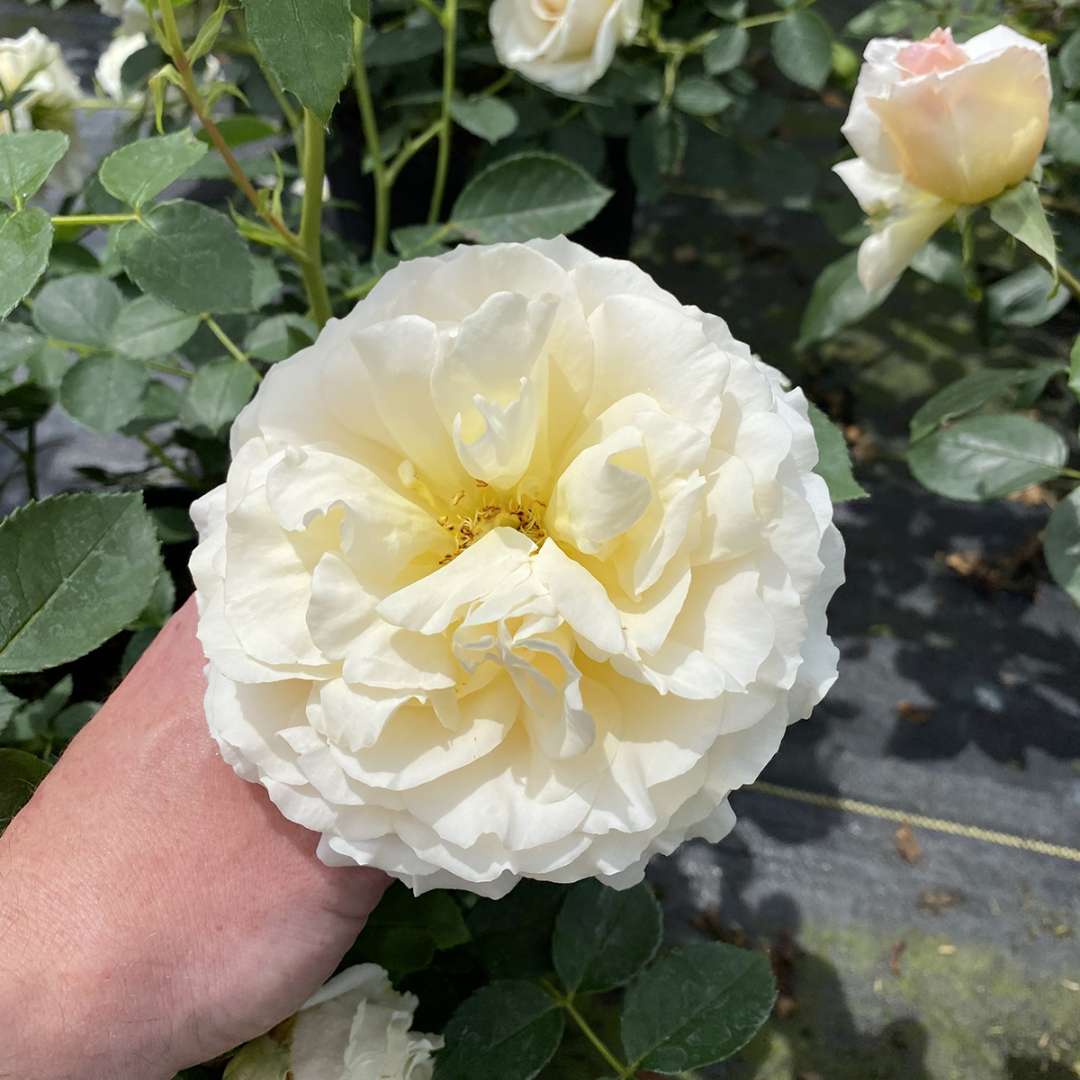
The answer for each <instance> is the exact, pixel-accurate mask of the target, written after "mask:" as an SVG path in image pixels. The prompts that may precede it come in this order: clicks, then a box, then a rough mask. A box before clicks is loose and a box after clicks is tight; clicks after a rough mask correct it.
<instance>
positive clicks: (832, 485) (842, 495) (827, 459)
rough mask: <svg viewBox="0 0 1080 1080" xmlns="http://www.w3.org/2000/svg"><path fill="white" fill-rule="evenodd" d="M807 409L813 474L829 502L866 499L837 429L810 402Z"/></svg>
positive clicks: (845, 444)
mask: <svg viewBox="0 0 1080 1080" xmlns="http://www.w3.org/2000/svg"><path fill="white" fill-rule="evenodd" d="M807 405H808V406H809V409H810V423H811V424H812V425H813V428H814V438H815V439H816V440H817V447H818V463H817V465H815V466H814V472H816V473H817V474H818V476H820V477H821V478H822V479H823V480H824V481H825V483H826V484H827V485H828V488H829V495H830V497H831V498H832V501H833V502H847V501H848V500H850V499H866V498H868V497H869V493H868V492H867V491H866V489H865V488H864V487H863V486H862V485H861V484H860V483H859V482H858V480H856V479H855V474H854V473H853V472H852V469H851V455H850V454H849V453H848V447H847V442H846V440H845V439H844V436H843V434H842V433H841V431H840V429H839V428H838V427H837V426H836V425H835V424H834V423H833V422H832V421H831V420H830V419H829V418H828V417H827V416H826V415H825V414H824V413H823V412H822V411H821V410H820V409H819V408H818V407H817V406H816V405H814V404H813V403H812V402H807Z"/></svg>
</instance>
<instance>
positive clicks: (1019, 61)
mask: <svg viewBox="0 0 1080 1080" xmlns="http://www.w3.org/2000/svg"><path fill="white" fill-rule="evenodd" d="M864 55H865V60H866V62H865V64H864V65H863V67H862V70H861V71H860V73H859V82H858V86H856V88H855V95H854V98H853V99H852V102H851V112H850V113H849V114H848V118H847V121H846V122H845V124H844V127H843V132H844V135H845V136H846V137H847V140H848V142H849V143H851V145H852V148H853V149H854V150H855V153H856V154H857V155H858V157H856V158H853V159H852V160H850V161H844V162H841V163H840V164H839V165H837V166H836V167H835V171H836V172H837V173H838V174H839V176H840V178H841V179H842V180H843V181H844V183H845V184H847V186H848V187H849V188H850V189H851V192H852V194H853V195H854V196H855V198H856V199H858V200H859V205H860V206H861V207H862V208H863V210H864V211H866V213H867V215H869V217H870V219H871V221H872V223H873V224H874V227H875V232H874V233H873V235H872V236H870V237H869V238H868V239H867V240H865V241H864V242H863V245H862V247H861V248H860V250H859V277H860V279H861V280H862V283H863V285H864V286H865V288H867V289H877V288H882V287H884V286H885V285H888V284H889V283H890V282H891V281H893V280H895V279H896V278H897V277H899V275H900V274H901V273H903V271H904V269H905V268H906V267H907V265H908V264H909V263H910V262H911V260H912V258H913V257H914V256H915V253H916V252H917V251H918V250H919V248H921V247H922V246H923V244H925V243H926V241H927V240H929V239H930V237H931V236H932V235H933V234H934V232H936V231H937V229H938V228H940V227H941V226H942V225H943V224H944V223H945V222H946V221H948V220H949V218H951V217H952V216H953V214H955V213H956V211H957V209H958V208H959V207H961V206H975V205H978V204H979V203H983V202H986V201H987V200H989V199H993V198H994V197H995V196H997V195H1000V194H1001V193H1002V192H1003V191H1004V190H1005V189H1006V188H1007V187H1011V186H1012V185H1013V184H1018V183H1019V182H1020V181H1021V180H1023V179H1024V178H1025V177H1026V176H1027V175H1028V174H1029V173H1030V172H1031V170H1032V168H1033V167H1034V165H1035V162H1036V160H1037V159H1038V156H1039V153H1040V151H1041V150H1042V147H1043V143H1044V142H1045V141H1046V131H1047V125H1048V123H1049V115H1050V96H1051V87H1050V71H1049V67H1048V64H1047V59H1046V46H1044V45H1039V44H1037V43H1036V42H1034V41H1031V40H1030V39H1029V38H1026V37H1024V36H1023V35H1021V34H1018V33H1016V32H1015V31H1014V30H1010V29H1009V28H1008V27H1005V26H997V27H995V28H994V29H993V30H987V31H986V33H984V34H979V35H978V36H977V37H973V38H972V39H971V40H970V41H967V42H965V43H964V44H963V45H957V44H956V43H955V42H954V41H953V39H952V34H951V33H950V32H949V31H948V30H941V29H938V30H935V31H934V32H933V34H931V35H930V37H928V38H926V40H924V41H918V42H911V41H900V40H897V39H894V38H878V39H875V40H874V41H871V42H870V43H869V45H867V47H866V52H865V54H864Z"/></svg>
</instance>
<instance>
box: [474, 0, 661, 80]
mask: <svg viewBox="0 0 1080 1080" xmlns="http://www.w3.org/2000/svg"><path fill="white" fill-rule="evenodd" d="M641 6H642V0H495V3H494V4H492V6H491V16H490V22H491V36H492V39H493V40H494V42H495V52H496V53H497V54H498V57H499V61H500V62H501V63H502V64H505V65H506V67H508V68H513V69H514V70H515V71H520V72H521V74H522V75H524V76H526V77H527V78H529V79H532V80H533V81H534V82H538V83H543V84H544V85H545V86H550V87H551V88H552V89H553V90H557V91H559V92H560V93H563V94H580V93H583V92H584V91H585V90H587V89H588V88H589V87H590V86H592V84H593V83H594V82H596V81H597V80H598V79H599V78H600V77H601V76H602V75H603V74H604V72H605V71H607V69H608V68H609V67H610V66H611V61H612V58H613V57H614V56H615V49H616V48H617V47H618V46H619V45H626V44H628V43H629V42H631V41H633V39H634V36H635V35H636V34H637V32H638V27H639V25H640V23H641Z"/></svg>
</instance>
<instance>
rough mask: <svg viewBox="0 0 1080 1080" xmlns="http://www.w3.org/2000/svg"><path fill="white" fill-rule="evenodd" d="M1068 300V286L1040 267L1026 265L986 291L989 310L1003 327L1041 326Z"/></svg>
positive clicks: (996, 282)
mask: <svg viewBox="0 0 1080 1080" xmlns="http://www.w3.org/2000/svg"><path fill="white" fill-rule="evenodd" d="M1068 302H1069V291H1068V289H1063V288H1061V287H1060V286H1058V285H1057V284H1056V283H1055V281H1054V279H1053V277H1052V276H1051V275H1050V273H1049V271H1047V270H1044V269H1043V268H1042V267H1041V266H1027V267H1025V268H1024V269H1023V270H1020V271H1018V272H1017V273H1015V274H1010V275H1009V276H1008V277H1005V278H1002V279H1001V280H1000V281H995V282H994V284H993V285H991V286H990V288H988V289H987V290H986V309H987V313H988V315H989V317H990V318H991V320H993V321H994V322H999V323H1002V324H1003V325H1004V326H1028V327H1030V326H1040V325H1042V323H1044V322H1046V320H1047V319H1051V318H1053V317H1054V316H1055V315H1056V314H1057V313H1058V312H1059V311H1060V310H1061V309H1062V308H1063V307H1065V305H1066V304H1067V303H1068Z"/></svg>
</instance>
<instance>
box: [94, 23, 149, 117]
mask: <svg viewBox="0 0 1080 1080" xmlns="http://www.w3.org/2000/svg"><path fill="white" fill-rule="evenodd" d="M145 48H146V34H144V33H142V32H140V33H137V34H121V35H120V36H119V37H114V38H113V39H112V41H110V42H109V45H108V48H106V50H105V51H104V52H103V53H102V54H101V57H100V58H99V59H98V63H97V68H96V69H95V71H94V82H96V83H97V85H98V88H99V89H100V90H101V92H102V93H103V94H104V95H105V96H106V97H108V98H112V100H113V101H116V102H120V103H124V102H138V101H140V100H141V99H142V94H141V93H140V92H139V91H137V90H136V91H135V92H134V93H132V92H131V91H125V89H124V84H123V80H122V79H121V73H122V72H123V70H124V64H125V63H126V62H127V59H128V57H130V56H134V55H135V53H137V52H138V51H139V50H140V49H145Z"/></svg>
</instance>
